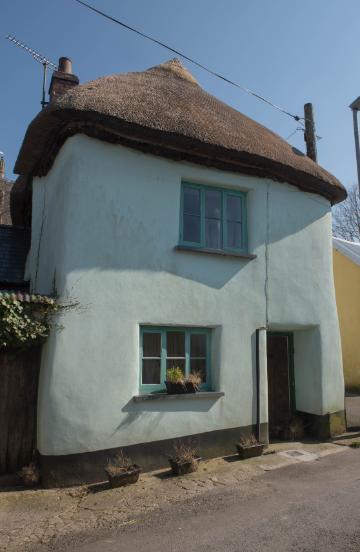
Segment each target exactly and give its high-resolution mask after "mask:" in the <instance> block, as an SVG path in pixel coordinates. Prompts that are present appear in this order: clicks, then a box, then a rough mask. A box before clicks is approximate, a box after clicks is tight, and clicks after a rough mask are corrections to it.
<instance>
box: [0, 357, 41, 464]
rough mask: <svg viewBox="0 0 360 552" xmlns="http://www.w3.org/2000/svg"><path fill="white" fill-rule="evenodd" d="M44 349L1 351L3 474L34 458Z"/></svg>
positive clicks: (0, 456) (0, 461) (0, 445)
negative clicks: (40, 369)
mask: <svg viewBox="0 0 360 552" xmlns="http://www.w3.org/2000/svg"><path fill="white" fill-rule="evenodd" d="M39 365H40V348H37V347H33V348H32V349H28V350H26V351H23V352H19V351H17V352H14V353H11V352H4V351H0V474H4V473H14V472H16V471H17V470H18V469H20V468H21V467H22V466H24V465H26V464H28V463H29V462H31V460H32V456H33V451H34V448H35V446H36V403H37V390H38V376H39Z"/></svg>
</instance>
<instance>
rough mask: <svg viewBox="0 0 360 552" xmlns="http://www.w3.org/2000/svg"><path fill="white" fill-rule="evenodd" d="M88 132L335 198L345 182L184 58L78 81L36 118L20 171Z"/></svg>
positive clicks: (44, 164) (37, 169)
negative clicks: (225, 97) (210, 84)
mask: <svg viewBox="0 0 360 552" xmlns="http://www.w3.org/2000/svg"><path fill="white" fill-rule="evenodd" d="M78 133H82V134H86V135H88V136H91V137H95V138H98V139H100V140H105V141H108V142H113V143H119V144H122V145H125V146H127V147H132V148H136V149H140V150H141V151H145V152H148V153H152V154H156V155H161V156H163V157H168V158H171V159H175V160H179V161H182V160H184V161H190V162H193V163H199V164H202V165H206V166H211V167H215V168H220V169H222V170H230V171H233V172H240V173H245V174H252V175H257V176H260V177H267V178H271V179H273V180H277V181H280V182H287V183H289V184H292V185H294V186H297V187H298V188H300V189H301V190H304V191H306V192H312V193H317V194H320V195H323V196H324V197H326V198H327V199H328V200H329V201H331V203H338V202H340V201H342V200H343V199H345V198H346V195H347V194H346V190H345V188H344V187H343V186H342V184H341V183H340V182H339V180H337V178H335V176H333V175H331V174H330V173H329V172H327V171H326V170H325V169H323V168H322V167H320V166H319V165H318V164H317V163H314V162H313V161H312V160H311V159H310V158H309V157H307V156H306V155H304V154H303V153H302V152H300V151H299V150H296V149H295V148H293V147H292V146H291V145H290V144H288V142H286V141H285V140H283V139H282V138H281V137H280V136H278V135H277V134H275V133H274V132H272V131H271V130H269V129H267V128H265V127H264V126H262V125H260V124H259V123H257V122H256V121H253V120H252V119H250V118H249V117H247V116H246V115H244V114H242V113H240V112H239V111H236V110H235V109H233V108H232V107H230V106H229V105H227V104H225V103H223V102H222V101H220V100H218V99H217V98H215V97H214V96H211V95H210V94H208V93H207V92H206V91H205V90H203V88H201V86H200V85H199V84H198V83H197V81H196V80H195V78H194V77H193V76H192V75H191V74H190V73H189V71H188V70H187V69H186V68H185V67H183V65H182V64H181V63H180V61H178V60H176V59H175V60H170V61H168V62H167V63H164V64H162V65H158V66H156V67H152V68H150V69H148V70H146V71H142V72H136V73H123V74H117V75H111V76H108V77H103V78H100V79H97V80H94V81H90V82H88V83H85V84H83V85H80V86H75V87H73V88H72V89H71V90H69V91H68V92H66V93H65V94H63V95H62V96H59V97H58V98H57V99H55V100H54V101H52V102H51V103H50V104H49V105H48V106H46V108H45V109H43V110H42V111H41V112H40V113H39V114H38V115H37V116H36V117H35V119H34V120H33V121H32V122H31V123H30V125H29V127H28V130H27V132H26V135H25V138H24V141H23V144H22V146H21V150H20V153H19V156H18V159H17V161H16V165H15V172H16V173H18V174H23V175H24V174H28V175H35V176H43V175H45V174H47V172H48V171H49V169H50V168H51V166H52V164H53V162H54V159H55V157H56V155H57V153H58V151H59V149H60V148H61V146H62V144H63V143H64V142H65V140H66V139H67V138H69V137H70V136H73V135H74V134H78Z"/></svg>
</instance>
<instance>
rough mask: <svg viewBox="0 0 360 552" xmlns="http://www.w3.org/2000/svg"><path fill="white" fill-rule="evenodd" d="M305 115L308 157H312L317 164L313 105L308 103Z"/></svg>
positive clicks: (305, 106)
mask: <svg viewBox="0 0 360 552" xmlns="http://www.w3.org/2000/svg"><path fill="white" fill-rule="evenodd" d="M304 114H305V132H304V139H305V142H306V155H307V156H308V157H310V159H312V160H313V161H315V163H317V150H316V134H315V121H314V111H313V105H312V103H306V104H305V105H304Z"/></svg>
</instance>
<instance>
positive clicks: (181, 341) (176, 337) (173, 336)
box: [166, 332, 185, 357]
mask: <svg viewBox="0 0 360 552" xmlns="http://www.w3.org/2000/svg"><path fill="white" fill-rule="evenodd" d="M166 355H167V356H168V357H185V332H167V334H166Z"/></svg>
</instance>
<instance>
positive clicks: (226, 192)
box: [179, 181, 248, 254]
mask: <svg viewBox="0 0 360 552" xmlns="http://www.w3.org/2000/svg"><path fill="white" fill-rule="evenodd" d="M186 188H193V189H195V190H199V192H200V242H191V241H186V240H184V190H185V189H186ZM208 190H210V191H217V192H220V193H221V217H220V219H219V220H220V242H221V247H220V248H215V247H209V246H207V245H206V243H205V219H206V217H205V192H206V191H208ZM229 196H236V197H239V198H240V199H241V246H240V247H228V246H227V245H226V244H227V224H226V223H227V222H228V218H227V212H226V204H227V201H226V199H227V197H229ZM246 196H247V194H246V192H240V191H238V190H233V189H231V188H219V187H215V186H204V185H202V184H193V183H191V182H188V181H183V182H182V183H181V199H180V240H179V245H183V246H186V247H188V248H191V249H206V250H208V251H225V252H228V253H240V254H241V253H243V254H247V253H248V234H247V206H246V199H247V197H246ZM229 222H231V221H229Z"/></svg>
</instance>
